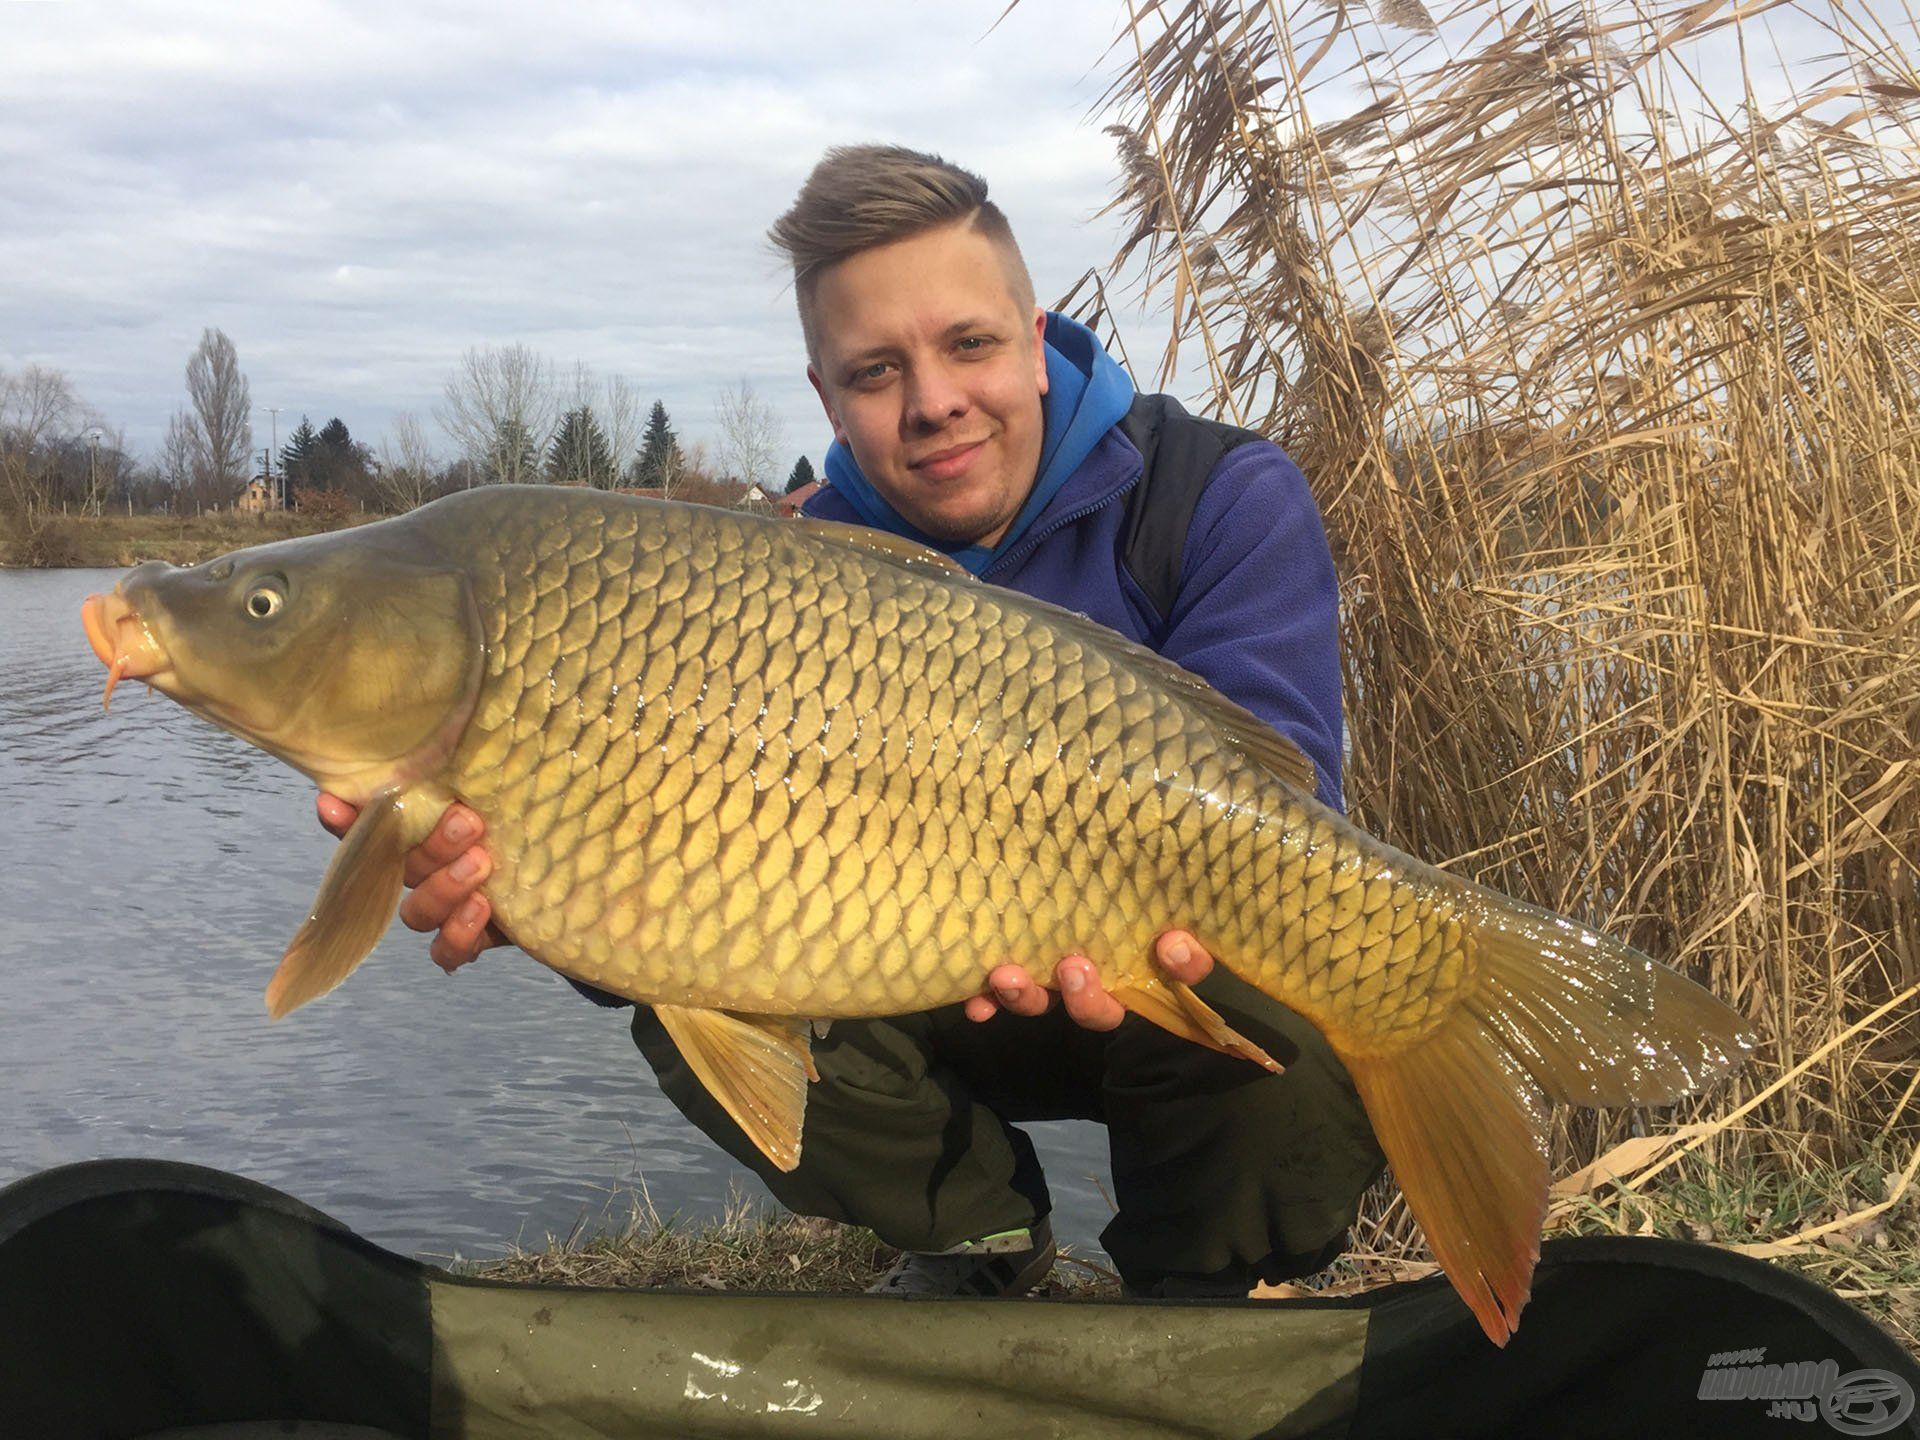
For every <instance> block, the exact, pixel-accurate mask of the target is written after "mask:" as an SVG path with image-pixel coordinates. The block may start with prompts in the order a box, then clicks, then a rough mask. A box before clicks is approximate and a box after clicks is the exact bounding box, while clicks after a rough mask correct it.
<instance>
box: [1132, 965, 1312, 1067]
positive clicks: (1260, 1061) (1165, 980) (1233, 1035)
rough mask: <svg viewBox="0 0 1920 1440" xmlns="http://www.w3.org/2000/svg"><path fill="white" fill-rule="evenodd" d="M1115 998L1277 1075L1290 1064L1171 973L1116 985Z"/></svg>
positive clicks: (1186, 1035)
mask: <svg viewBox="0 0 1920 1440" xmlns="http://www.w3.org/2000/svg"><path fill="white" fill-rule="evenodd" d="M1112 994H1113V998H1114V999H1116V1000H1118V1001H1119V1002H1120V1003H1121V1004H1122V1005H1124V1006H1126V1007H1127V1009H1129V1010H1131V1011H1132V1012H1133V1013H1134V1014H1136V1015H1138V1016H1140V1017H1141V1018H1142V1019H1145V1020H1151V1021H1152V1022H1153V1023H1154V1024H1156V1025H1158V1026H1159V1027H1160V1028H1161V1029H1162V1030H1170V1031H1172V1032H1173V1033H1174V1034H1175V1035H1178V1036H1180V1038H1181V1039H1183V1040H1191V1041H1193V1042H1194V1043H1195V1044H1199V1045H1205V1046H1206V1047H1207V1048H1208V1049H1211V1050H1219V1051H1221V1052H1223V1053H1224V1054H1227V1055H1237V1056H1238V1057H1239V1058H1240V1059H1242V1060H1251V1061H1253V1063H1254V1064H1256V1065H1262V1066H1265V1067H1266V1068H1267V1069H1269V1070H1271V1071H1273V1072H1274V1073H1275V1074H1276V1075H1277V1074H1279V1073H1280V1072H1281V1071H1282V1070H1283V1069H1285V1068H1286V1067H1285V1066H1283V1065H1282V1064H1281V1063H1280V1062H1279V1061H1278V1060H1275V1059H1274V1058H1273V1057H1272V1056H1271V1055H1269V1054H1267V1052H1266V1051H1264V1050H1262V1049H1261V1048H1260V1047H1259V1046H1258V1045H1256V1044H1254V1043H1253V1042H1252V1041H1251V1040H1249V1039H1247V1037H1246V1036H1244V1035H1242V1034H1241V1033H1240V1032H1239V1031H1238V1030H1236V1029H1234V1028H1233V1027H1232V1026H1231V1025H1229V1024H1227V1022H1226V1021H1225V1020H1223V1019H1221V1018H1220V1012H1219V1011H1218V1010H1215V1009H1214V1008H1213V1007H1212V1006H1211V1005H1209V1004H1207V1002H1206V1001H1204V1000H1202V999H1201V998H1200V997H1199V996H1198V995H1196V994H1194V993H1193V988H1192V987H1191V986H1189V985H1187V984H1185V983H1183V982H1182V981H1179V980H1175V979H1173V978H1171V977H1170V976H1165V975H1159V976H1155V977H1153V978H1151V979H1148V980H1136V981H1134V982H1132V983H1130V984H1124V985H1115V986H1113V987H1112Z"/></svg>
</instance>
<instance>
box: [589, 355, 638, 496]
mask: <svg viewBox="0 0 1920 1440" xmlns="http://www.w3.org/2000/svg"><path fill="white" fill-rule="evenodd" d="M595 413H596V414H597V415H598V416H599V418H600V427H601V428H602V429H603V430H605V431H606V433H607V449H608V451H609V452H610V453H611V454H612V455H613V463H614V468H615V469H616V470H617V471H618V472H619V474H620V476H621V478H620V479H618V480H615V481H614V482H613V483H614V484H616V485H622V484H625V483H626V480H625V476H626V474H627V471H628V469H629V468H630V467H631V466H632V464H633V462H634V458H635V457H636V456H637V455H639V453H640V432H641V430H642V429H644V428H645V426H646V423H647V412H646V408H645V406H644V404H643V403H642V401H641V399H640V392H639V391H638V390H636V389H634V388H633V383H632V382H631V381H629V380H628V379H627V377H626V376H624V375H609V376H608V377H607V380H606V383H605V384H604V385H602V386H601V387H600V404H599V405H598V406H597V407H596V410H595Z"/></svg>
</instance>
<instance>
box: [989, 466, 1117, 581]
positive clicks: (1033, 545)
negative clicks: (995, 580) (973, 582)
mask: <svg viewBox="0 0 1920 1440" xmlns="http://www.w3.org/2000/svg"><path fill="white" fill-rule="evenodd" d="M1144 474H1146V469H1145V467H1144V466H1142V468H1140V469H1138V470H1135V471H1134V472H1133V473H1132V474H1131V475H1129V476H1128V477H1127V478H1126V480H1125V481H1123V482H1122V483H1121V484H1119V485H1117V486H1115V487H1114V488H1113V489H1112V490H1109V491H1108V492H1107V493H1106V494H1105V495H1102V496H1101V497H1100V498H1099V499H1098V500H1095V501H1092V502H1091V503H1089V504H1086V505H1082V506H1081V507H1080V508H1079V509H1078V510H1070V511H1068V512H1067V513H1066V514H1065V515H1062V516H1060V517H1059V518H1057V519H1055V520H1052V521H1050V522H1049V523H1048V524H1047V526H1046V528H1045V529H1041V530H1033V531H1029V532H1028V533H1027V534H1026V535H1024V536H1022V537H1021V539H1020V543H1019V544H1018V545H1016V546H1015V547H1014V548H1013V549H1011V550H1009V551H1008V552H1007V553H1006V554H1004V555H1002V556H1001V557H1000V558H999V559H998V560H995V561H994V562H993V563H992V564H991V565H989V566H987V568H986V569H984V570H982V571H981V572H980V578H981V579H982V580H987V579H991V578H992V577H993V575H994V574H995V573H996V572H998V571H1000V570H1004V569H1006V568H1007V567H1008V566H1010V565H1013V564H1016V563H1018V562H1022V561H1024V560H1026V559H1027V557H1028V556H1030V555H1032V554H1033V552H1034V551H1035V550H1037V549H1039V548H1040V542H1041V541H1043V540H1046V539H1048V538H1050V537H1052V536H1054V535H1058V534H1059V533H1060V532H1061V531H1062V530H1064V529H1066V528H1067V526H1069V525H1077V524H1078V523H1079V522H1080V521H1082V520H1084V519H1086V518H1087V516H1089V515H1091V514H1093V512H1094V511H1096V510H1099V509H1102V508H1104V507H1105V506H1108V505H1111V504H1112V503H1113V502H1114V501H1115V500H1118V499H1119V498H1120V497H1121V496H1122V495H1125V494H1126V493H1127V492H1128V491H1129V490H1131V489H1132V488H1133V487H1134V486H1135V485H1138V484H1139V483H1140V477H1141V476H1142V475H1144Z"/></svg>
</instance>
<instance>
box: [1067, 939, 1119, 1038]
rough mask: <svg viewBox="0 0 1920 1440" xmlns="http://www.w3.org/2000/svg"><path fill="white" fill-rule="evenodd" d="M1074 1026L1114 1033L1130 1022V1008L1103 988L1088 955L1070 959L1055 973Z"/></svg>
mask: <svg viewBox="0 0 1920 1440" xmlns="http://www.w3.org/2000/svg"><path fill="white" fill-rule="evenodd" d="M1053 976H1054V980H1055V981H1056V982H1057V983H1058V984H1059V986H1060V996H1061V999H1063V1000H1064V1001H1065V1002H1066V1006H1067V1014H1068V1015H1070V1016H1071V1017H1072V1018H1073V1022H1074V1024H1076V1025H1079V1026H1081V1027H1083V1028H1084V1029H1087V1030H1112V1029H1115V1028H1117V1027H1118V1026H1119V1024H1120V1022H1121V1021H1122V1020H1124V1019H1126V1018H1127V1007H1126V1006H1124V1005H1122V1004H1121V1003H1120V1002H1119V1001H1118V1000H1116V999H1114V998H1113V996H1111V995H1109V994H1108V993H1107V992H1106V990H1104V989H1103V988H1101V985H1100V972H1099V971H1098V970H1097V969H1095V968H1094V964H1093V962H1092V961H1091V960H1089V959H1087V958H1086V956H1084V955H1069V956H1068V957H1067V958H1066V959H1064V960H1062V961H1061V962H1060V965H1059V968H1058V969H1056V970H1055V971H1054V972H1053Z"/></svg>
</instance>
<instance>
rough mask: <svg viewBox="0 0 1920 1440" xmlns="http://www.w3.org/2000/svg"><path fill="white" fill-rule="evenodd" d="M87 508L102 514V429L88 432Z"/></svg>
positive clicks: (97, 428)
mask: <svg viewBox="0 0 1920 1440" xmlns="http://www.w3.org/2000/svg"><path fill="white" fill-rule="evenodd" d="M87 508H88V509H89V510H91V511H93V513H94V515H95V516H96V517H97V516H98V515H99V514H100V427H99V426H98V425H95V426H92V427H91V428H89V429H88V431H87Z"/></svg>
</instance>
